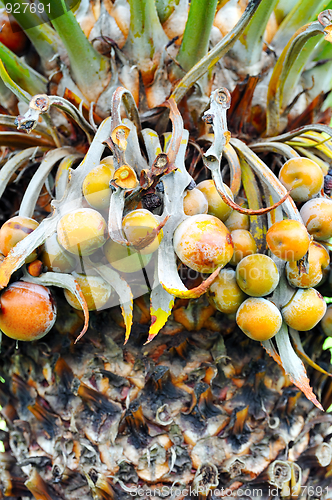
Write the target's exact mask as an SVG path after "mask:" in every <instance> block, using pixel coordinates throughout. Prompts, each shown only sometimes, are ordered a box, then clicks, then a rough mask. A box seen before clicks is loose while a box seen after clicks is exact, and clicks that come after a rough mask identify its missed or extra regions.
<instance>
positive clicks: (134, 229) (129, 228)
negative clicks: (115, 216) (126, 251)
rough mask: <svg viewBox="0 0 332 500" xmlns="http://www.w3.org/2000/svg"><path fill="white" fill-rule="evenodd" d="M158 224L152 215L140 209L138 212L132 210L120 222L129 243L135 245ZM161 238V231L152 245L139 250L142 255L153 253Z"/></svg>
mask: <svg viewBox="0 0 332 500" xmlns="http://www.w3.org/2000/svg"><path fill="white" fill-rule="evenodd" d="M158 225H159V222H158V221H157V219H156V218H155V217H154V215H153V214H152V213H151V212H149V210H146V209H145V208H141V209H138V210H133V211H132V212H130V213H129V214H127V215H126V216H125V217H124V218H123V220H122V229H123V232H124V234H125V236H126V238H127V240H128V241H129V242H130V243H132V244H133V243H136V242H137V240H139V239H141V238H145V236H147V235H148V234H149V233H151V231H153V230H154V229H156V228H157V227H158ZM162 238H163V231H162V230H161V231H160V232H159V234H158V235H157V236H155V238H154V240H153V241H152V243H150V244H149V245H147V246H146V247H145V248H142V249H140V253H141V254H142V255H147V254H151V253H153V252H155V251H156V250H157V248H158V247H159V245H160V242H161V240H162Z"/></svg>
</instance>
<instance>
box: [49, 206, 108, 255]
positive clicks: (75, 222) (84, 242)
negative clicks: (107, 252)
mask: <svg viewBox="0 0 332 500" xmlns="http://www.w3.org/2000/svg"><path fill="white" fill-rule="evenodd" d="M57 233H58V241H59V243H60V245H61V246H62V247H63V248H64V249H65V250H67V251H68V252H70V253H72V254H74V255H91V254H92V253H93V252H94V251H95V250H97V248H100V247H101V246H103V244H104V243H105V241H106V222H105V219H104V218H103V216H102V215H100V213H99V212H97V211H96V210H93V209H92V208H79V209H77V210H73V211H72V212H69V213H68V214H66V215H64V216H63V217H62V218H61V219H60V221H59V223H58V226H57Z"/></svg>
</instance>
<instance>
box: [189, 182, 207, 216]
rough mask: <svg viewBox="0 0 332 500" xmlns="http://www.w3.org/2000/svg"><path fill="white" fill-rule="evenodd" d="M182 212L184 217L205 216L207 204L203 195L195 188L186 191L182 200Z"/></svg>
mask: <svg viewBox="0 0 332 500" xmlns="http://www.w3.org/2000/svg"><path fill="white" fill-rule="evenodd" d="M183 210H184V213H185V214H186V215H197V214H207V212H208V202H207V199H206V197H205V195H204V193H202V191H200V190H199V189H197V188H194V189H190V190H189V189H188V190H187V193H186V196H185V197H184V198H183Z"/></svg>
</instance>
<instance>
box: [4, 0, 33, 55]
mask: <svg viewBox="0 0 332 500" xmlns="http://www.w3.org/2000/svg"><path fill="white" fill-rule="evenodd" d="M14 6H15V5H14ZM0 42H1V43H3V44H4V45H5V46H6V47H7V48H8V49H9V50H11V51H12V52H14V54H17V55H18V56H21V55H22V54H23V53H24V52H25V51H26V49H27V48H28V46H29V39H28V37H27V36H26V34H25V33H24V31H23V30H22V28H21V27H20V25H19V24H18V22H17V21H16V19H15V18H14V17H13V16H12V15H11V14H8V13H7V11H6V9H0Z"/></svg>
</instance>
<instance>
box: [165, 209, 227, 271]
mask: <svg viewBox="0 0 332 500" xmlns="http://www.w3.org/2000/svg"><path fill="white" fill-rule="evenodd" d="M173 245H174V250H175V252H176V254H177V256H178V257H179V259H180V260H181V261H182V262H183V263H184V264H185V265H186V266H188V267H190V268H191V269H194V270H195V271H198V272H200V273H212V272H213V271H215V270H216V269H217V268H218V267H224V266H225V265H226V264H227V263H228V262H229V261H230V260H231V258H232V255H233V242H232V237H231V235H230V232H229V231H228V229H227V228H226V226H225V225H224V224H223V223H222V222H221V220H220V219H218V218H217V217H214V216H213V215H203V214H201V215H194V216H193V217H188V219H186V220H185V221H183V222H181V224H180V225H179V226H178V227H177V228H176V230H175V232H174V236H173Z"/></svg>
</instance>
